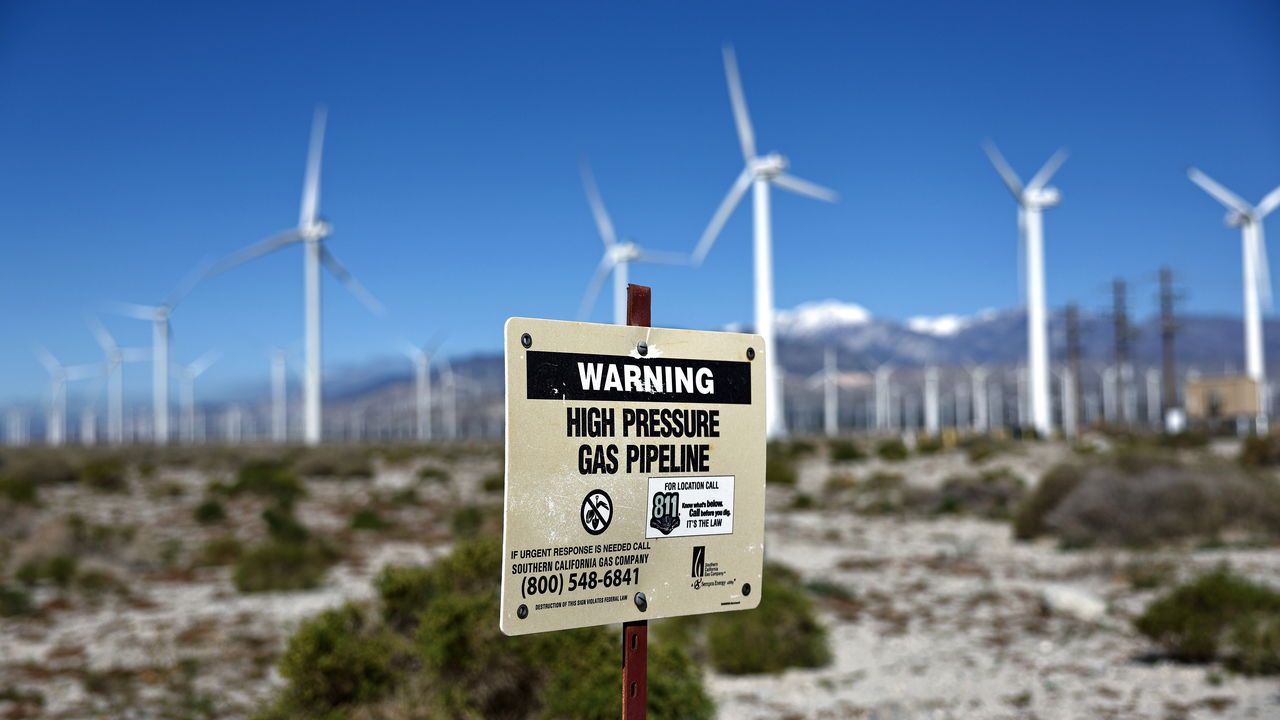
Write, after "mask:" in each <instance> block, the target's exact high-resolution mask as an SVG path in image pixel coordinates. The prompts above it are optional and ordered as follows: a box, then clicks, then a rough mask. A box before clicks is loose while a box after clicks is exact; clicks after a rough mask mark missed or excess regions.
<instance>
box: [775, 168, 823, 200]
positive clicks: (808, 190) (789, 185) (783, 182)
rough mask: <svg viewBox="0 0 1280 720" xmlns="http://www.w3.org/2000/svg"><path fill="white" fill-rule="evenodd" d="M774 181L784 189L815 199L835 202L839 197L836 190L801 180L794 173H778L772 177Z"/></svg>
mask: <svg viewBox="0 0 1280 720" xmlns="http://www.w3.org/2000/svg"><path fill="white" fill-rule="evenodd" d="M772 182H773V184H774V185H777V186H778V187H780V188H782V189H784V190H790V191H791V192H793V193H796V194H798V195H804V196H806V197H811V198H813V199H814V200H823V201H825V202H829V203H833V202H835V201H836V200H837V199H839V196H838V195H836V192H835V191H834V190H828V189H827V188H824V187H822V186H821V185H818V184H816V183H811V182H809V181H808V180H801V179H800V178H798V177H796V176H794V175H787V174H786V173H783V174H781V175H776V176H774V177H773V178H772Z"/></svg>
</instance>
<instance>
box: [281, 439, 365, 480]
mask: <svg viewBox="0 0 1280 720" xmlns="http://www.w3.org/2000/svg"><path fill="white" fill-rule="evenodd" d="M293 471H294V472H295V473H297V474H298V475H300V476H302V477H308V478H313V477H332V478H341V479H344V480H351V479H362V478H371V477H373V465H372V464H371V463H370V462H369V453H368V451H367V450H365V449H363V448H358V447H327V448H320V449H316V450H308V451H307V452H306V453H304V454H303V455H302V457H300V458H298V460H297V461H296V462H295V463H294V464H293Z"/></svg>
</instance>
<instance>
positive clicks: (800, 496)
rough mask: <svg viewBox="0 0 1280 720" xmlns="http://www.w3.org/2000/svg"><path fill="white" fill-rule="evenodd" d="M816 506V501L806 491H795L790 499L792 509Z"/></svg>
mask: <svg viewBox="0 0 1280 720" xmlns="http://www.w3.org/2000/svg"><path fill="white" fill-rule="evenodd" d="M817 506H818V502H817V501H816V500H814V499H813V496H812V495H810V494H808V493H796V496H795V497H794V498H792V499H791V509H792V510H812V509H814V508H815V507H817Z"/></svg>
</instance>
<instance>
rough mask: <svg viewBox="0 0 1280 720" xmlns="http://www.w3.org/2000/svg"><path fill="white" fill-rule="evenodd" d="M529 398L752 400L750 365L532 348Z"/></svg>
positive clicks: (528, 359) (743, 402)
mask: <svg viewBox="0 0 1280 720" xmlns="http://www.w3.org/2000/svg"><path fill="white" fill-rule="evenodd" d="M525 362H526V366H525V367H526V374H527V376H528V398H529V399H530V400H620V401H628V402H670V403H720V404H724V405H750V404H751V363H749V362H735V361H731V360H682V359H676V358H653V359H649V358H633V357H628V356H626V355H590V354H586V353H560V352H546V351H535V350H530V351H528V352H527V353H526V361H525Z"/></svg>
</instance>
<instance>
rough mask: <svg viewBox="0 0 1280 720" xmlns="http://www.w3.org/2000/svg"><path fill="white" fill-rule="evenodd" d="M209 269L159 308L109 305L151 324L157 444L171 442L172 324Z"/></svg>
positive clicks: (184, 283)
mask: <svg viewBox="0 0 1280 720" xmlns="http://www.w3.org/2000/svg"><path fill="white" fill-rule="evenodd" d="M207 269H208V268H207V267H206V266H202V267H200V268H199V269H198V270H197V271H196V272H193V273H191V274H190V275H188V276H187V278H186V279H185V280H183V281H182V284H181V285H179V286H178V287H177V288H176V289H174V291H173V292H172V293H170V294H169V297H167V298H165V299H164V301H163V302H161V303H160V304H159V305H142V304H139V303H123V302H113V303H109V304H108V307H109V309H110V310H111V311H112V312H114V313H116V314H117V315H124V316H126V317H131V318H136V319H138V320H145V321H147V322H150V323H151V409H152V414H153V416H154V418H153V424H154V427H153V429H152V438H153V439H154V441H155V443H156V444H157V445H163V444H165V443H167V442H169V345H170V343H171V342H172V340H173V328H172V327H171V326H170V322H169V321H170V318H171V317H172V316H173V311H174V309H175V308H176V307H177V306H178V303H180V302H182V300H183V298H185V297H186V296H187V295H189V294H190V293H191V291H192V290H193V289H195V286H196V284H197V283H199V282H200V279H201V278H202V277H204V275H205V272H206V271H207Z"/></svg>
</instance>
